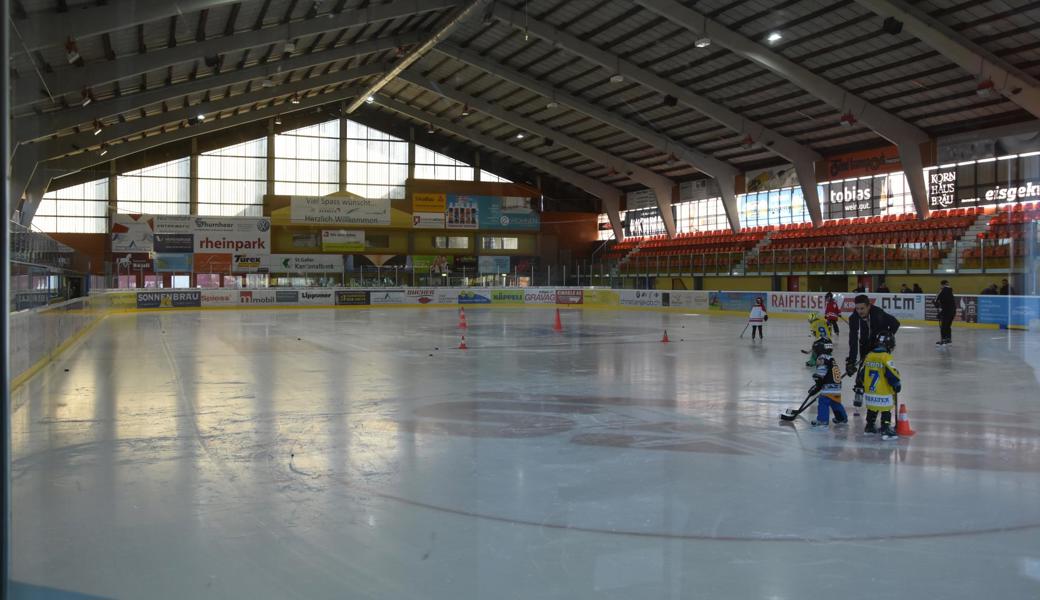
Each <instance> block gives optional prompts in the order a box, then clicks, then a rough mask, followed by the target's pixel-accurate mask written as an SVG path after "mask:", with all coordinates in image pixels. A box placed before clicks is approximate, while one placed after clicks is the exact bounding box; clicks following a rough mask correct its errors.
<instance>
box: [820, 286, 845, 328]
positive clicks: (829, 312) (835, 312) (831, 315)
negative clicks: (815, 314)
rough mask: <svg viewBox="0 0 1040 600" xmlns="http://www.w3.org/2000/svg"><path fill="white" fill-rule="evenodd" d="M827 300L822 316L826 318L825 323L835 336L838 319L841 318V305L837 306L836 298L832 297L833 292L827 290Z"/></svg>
mask: <svg viewBox="0 0 1040 600" xmlns="http://www.w3.org/2000/svg"><path fill="white" fill-rule="evenodd" d="M825 298H826V300H827V307H826V308H824V309H823V317H824V318H825V319H827V325H828V326H829V327H830V328H831V331H832V332H833V333H834V335H835V337H837V335H838V319H840V318H841V307H840V306H838V302H837V300H835V298H834V294H832V293H830V292H827V295H826V296H825Z"/></svg>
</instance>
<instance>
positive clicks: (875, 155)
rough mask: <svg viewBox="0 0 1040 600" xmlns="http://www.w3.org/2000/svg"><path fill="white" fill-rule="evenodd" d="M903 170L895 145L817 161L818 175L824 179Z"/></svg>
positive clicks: (848, 177) (847, 177)
mask: <svg viewBox="0 0 1040 600" xmlns="http://www.w3.org/2000/svg"><path fill="white" fill-rule="evenodd" d="M901 170H903V166H902V163H901V162H900V161H899V149H898V148H896V147H895V146H889V147H887V148H882V149H880V150H861V151H859V152H850V153H848V154H844V155H841V156H834V157H831V158H827V159H825V160H822V161H819V162H817V163H816V174H817V177H819V178H820V179H824V180H832V179H850V178H854V177H864V176H867V175H879V174H881V173H893V172H895V171H901Z"/></svg>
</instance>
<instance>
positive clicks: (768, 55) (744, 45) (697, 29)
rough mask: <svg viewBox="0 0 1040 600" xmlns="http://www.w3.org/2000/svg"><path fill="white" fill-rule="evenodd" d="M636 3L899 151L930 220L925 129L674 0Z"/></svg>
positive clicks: (921, 212) (920, 208)
mask: <svg viewBox="0 0 1040 600" xmlns="http://www.w3.org/2000/svg"><path fill="white" fill-rule="evenodd" d="M635 2H636V3H637V4H639V5H640V6H643V7H644V8H646V9H648V10H650V11H651V12H654V13H656V14H658V15H660V16H662V17H664V18H666V19H668V20H670V21H672V22H673V23H675V24H676V25H679V26H681V27H684V28H686V29H688V30H689V31H692V32H694V33H696V34H697V35H700V36H705V37H708V38H709V39H711V41H712V43H717V44H718V45H720V46H722V47H723V48H726V49H728V50H730V51H731V52H733V53H735V54H737V55H739V56H742V57H744V58H746V59H748V60H750V61H752V62H754V63H755V64H757V65H759V66H761V67H764V68H766V69H768V70H770V71H772V72H774V73H776V74H778V75H780V76H782V77H784V78H785V79H787V80H788V81H790V82H791V83H793V84H795V85H797V86H798V87H800V88H802V89H803V90H805V91H807V92H809V93H810V94H812V95H813V96H815V97H817V98H819V99H820V100H823V101H824V102H826V103H827V104H829V105H831V106H832V107H834V108H836V109H838V110H840V111H842V112H849V113H852V114H853V115H854V116H855V117H856V119H857V120H859V121H861V122H863V123H864V124H865V125H866V126H867V127H869V128H870V129H872V130H873V131H874V132H876V133H877V134H878V135H880V136H881V137H883V138H885V139H887V140H888V141H890V142H892V143H893V144H895V145H896V146H897V147H898V148H899V155H900V158H901V160H902V162H903V166H904V168H905V171H906V178H907V181H908V182H909V184H910V194H911V196H912V197H913V199H914V205H915V206H916V208H917V214H918V216H919V217H920V218H925V217H927V216H928V197H927V190H926V189H925V185H924V173H923V172H922V171H921V169H920V168H916V167H915V165H921V164H922V160H921V144H924V143H926V142H928V141H929V137H928V134H926V133H925V132H924V131H922V130H920V129H918V128H917V127H916V126H914V125H912V124H910V123H908V122H906V121H904V120H903V119H900V118H899V117H897V116H895V115H893V114H892V113H889V112H888V111H886V110H885V109H883V108H881V107H879V106H876V105H874V104H871V103H870V102H869V101H868V100H866V99H864V98H861V97H859V96H857V95H856V94H854V93H852V92H850V91H848V90H846V89H844V88H842V87H841V86H839V85H836V84H834V83H831V82H830V81H828V80H827V79H824V78H823V77H820V76H819V75H817V74H815V73H813V72H812V71H810V70H809V69H806V68H805V67H803V66H801V65H799V64H797V63H795V62H794V61H792V60H790V59H788V58H786V57H784V56H783V55H782V54H780V53H779V52H775V51H773V50H770V49H769V48H766V47H765V46H763V45H761V44H759V43H757V42H755V41H752V40H750V39H748V38H747V37H744V36H743V35H741V34H740V33H737V32H735V31H733V30H731V29H729V28H728V27H726V26H725V25H723V24H721V23H719V22H717V21H713V20H712V19H710V18H708V17H707V16H706V15H704V14H701V13H699V12H697V11H695V10H693V9H690V8H687V7H686V6H683V5H682V4H679V3H678V2H675V1H674V0H635Z"/></svg>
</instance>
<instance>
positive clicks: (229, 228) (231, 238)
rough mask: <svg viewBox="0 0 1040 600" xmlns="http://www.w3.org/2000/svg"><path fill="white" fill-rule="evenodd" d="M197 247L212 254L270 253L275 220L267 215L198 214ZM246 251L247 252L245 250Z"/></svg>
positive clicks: (195, 226) (195, 219)
mask: <svg viewBox="0 0 1040 600" xmlns="http://www.w3.org/2000/svg"><path fill="white" fill-rule="evenodd" d="M192 228H193V231H194V238H195V239H194V242H195V246H194V250H195V252H200V253H204V254H205V253H210V254H244V253H247V252H248V253H254V254H269V253H270V252H271V220H270V219H267V218H264V217H195V218H194V219H193V221H192ZM243 251H246V252H243Z"/></svg>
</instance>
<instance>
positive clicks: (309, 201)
mask: <svg viewBox="0 0 1040 600" xmlns="http://www.w3.org/2000/svg"><path fill="white" fill-rule="evenodd" d="M289 203H290V204H289V209H290V215H291V216H290V218H291V220H292V222H293V223H311V224H314V225H390V199H389V198H343V197H333V196H326V197H322V196H292V197H291V198H290V199H289Z"/></svg>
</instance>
